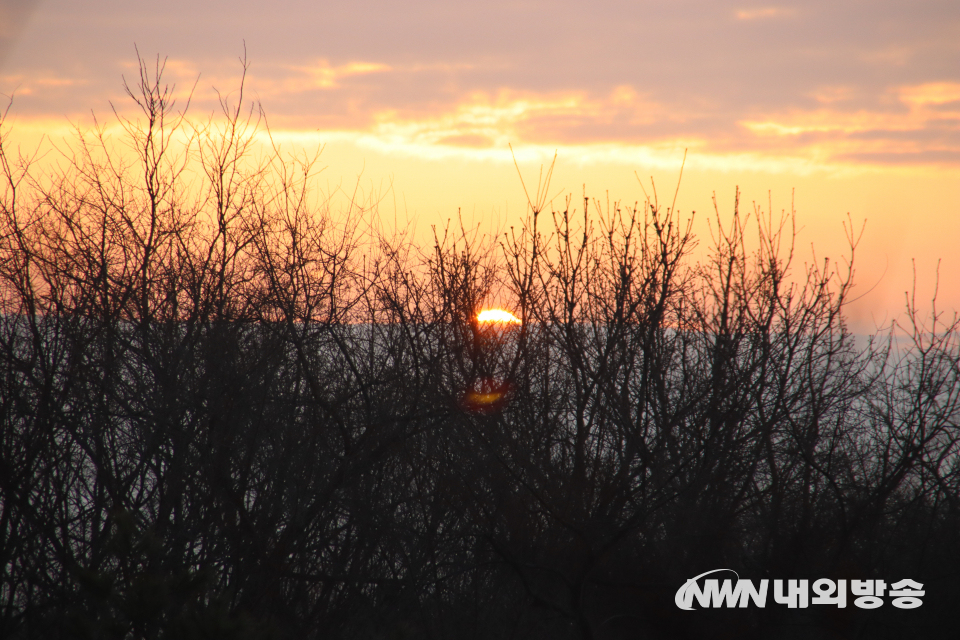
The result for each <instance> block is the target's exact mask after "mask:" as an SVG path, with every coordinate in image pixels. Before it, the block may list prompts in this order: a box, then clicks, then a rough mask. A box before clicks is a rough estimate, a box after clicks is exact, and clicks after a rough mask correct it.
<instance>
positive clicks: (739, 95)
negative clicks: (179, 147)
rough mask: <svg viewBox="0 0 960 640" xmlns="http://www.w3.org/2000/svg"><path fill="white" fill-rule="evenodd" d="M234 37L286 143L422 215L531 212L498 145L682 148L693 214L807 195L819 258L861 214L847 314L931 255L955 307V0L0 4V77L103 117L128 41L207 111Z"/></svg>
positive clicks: (613, 154) (53, 111)
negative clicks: (856, 295) (387, 191)
mask: <svg viewBox="0 0 960 640" xmlns="http://www.w3.org/2000/svg"><path fill="white" fill-rule="evenodd" d="M244 43H246V50H247V56H248V59H249V61H250V72H249V76H248V84H247V87H248V89H249V90H250V91H251V92H252V93H253V95H255V96H256V97H257V98H258V99H259V100H260V101H261V102H262V104H263V106H264V108H265V110H266V112H267V114H268V116H269V119H270V123H271V126H272V128H273V129H274V131H275V132H277V133H278V135H279V137H280V138H281V139H284V140H287V141H289V142H290V143H303V142H325V143H327V144H328V147H327V150H326V151H325V152H324V160H325V163H326V164H327V165H329V169H328V171H329V173H330V176H331V177H333V178H336V177H337V176H345V177H346V178H347V179H356V176H357V174H358V173H360V172H361V171H362V172H363V175H364V179H365V180H369V181H370V182H371V184H392V185H393V189H392V192H391V197H392V198H394V199H398V201H399V202H401V203H402V204H400V205H399V207H400V208H401V209H403V210H404V211H405V212H406V213H407V214H411V213H412V214H413V215H415V216H416V217H417V220H418V224H420V225H427V226H429V225H430V224H433V223H435V222H438V221H440V220H442V219H445V218H446V217H449V216H450V215H454V214H455V212H456V208H457V207H463V208H464V209H465V210H467V211H469V212H471V213H472V214H474V215H476V216H480V217H488V218H489V217H496V218H497V219H498V221H499V223H500V224H506V223H510V222H512V220H513V217H516V216H517V215H519V214H520V213H522V210H523V206H522V205H523V196H522V191H521V190H520V186H519V181H518V180H517V177H516V173H515V170H514V169H513V164H512V159H511V156H510V151H509V149H508V148H507V143H508V142H509V143H512V144H513V147H514V149H515V150H516V151H517V157H518V159H519V160H520V162H521V168H522V169H523V170H525V171H528V172H529V173H530V174H531V175H535V173H536V171H537V168H538V167H539V164H540V163H541V162H543V161H545V160H547V159H549V158H550V157H552V156H553V153H554V152H555V151H556V152H558V153H559V160H558V173H557V176H558V177H557V180H556V181H555V186H557V187H558V188H565V189H567V190H569V191H570V192H573V193H576V194H577V195H579V194H580V193H581V189H582V187H581V185H582V184H584V183H586V185H587V191H588V192H590V193H593V194H595V195H599V194H603V193H604V192H605V191H606V190H610V192H611V196H615V197H617V198H622V199H625V200H627V201H632V200H634V199H637V198H638V197H639V198H642V193H641V192H640V190H639V185H638V184H637V183H636V178H635V177H634V171H637V172H639V174H640V175H641V176H650V175H653V176H655V178H656V179H657V180H659V181H660V184H662V183H663V182H670V181H675V180H676V173H677V171H678V170H679V165H680V161H681V159H682V157H683V150H684V149H688V150H689V157H688V160H687V169H686V171H685V175H684V186H683V188H682V193H683V197H684V198H685V199H681V201H680V202H679V204H680V205H682V206H683V207H684V208H687V209H697V210H700V211H702V210H703V209H705V208H707V207H709V206H712V205H710V202H709V201H710V195H711V193H712V192H713V191H716V192H717V194H718V200H719V202H720V204H721V209H723V207H724V206H726V207H727V208H729V205H730V204H731V203H732V193H733V189H734V185H738V184H739V185H740V186H741V188H742V189H743V190H744V196H745V199H746V200H747V201H748V202H749V201H752V200H757V201H759V202H762V203H764V205H765V204H766V202H767V191H768V190H772V191H773V200H774V207H775V209H779V208H781V207H784V206H786V207H789V204H790V194H791V191H792V189H793V188H796V201H797V208H798V215H799V219H800V222H801V224H802V226H803V228H804V230H805V231H804V232H803V234H801V237H800V240H801V241H802V242H803V243H806V244H807V245H809V244H810V243H815V244H816V246H817V248H818V253H820V249H821V247H822V248H823V249H824V250H825V251H829V252H834V251H837V250H838V248H839V247H842V245H843V242H842V234H843V228H842V222H843V220H844V219H846V214H847V213H848V212H849V213H850V215H851V217H852V218H853V219H854V221H855V222H856V223H857V224H859V223H860V222H862V221H863V220H865V219H866V220H867V221H868V224H867V233H866V235H865V236H864V241H863V244H862V245H861V251H860V254H859V256H858V260H860V264H861V269H860V271H859V274H860V277H859V278H858V280H859V281H860V282H862V283H863V293H864V294H865V298H864V301H862V302H861V303H860V309H859V311H858V313H861V314H867V315H869V314H873V315H874V316H877V314H879V318H878V319H882V318H883V317H884V314H887V315H889V311H890V309H894V310H895V308H896V307H899V306H902V305H901V303H902V299H903V290H904V287H905V286H908V285H909V284H910V279H911V277H910V273H909V271H910V264H911V262H910V260H911V258H917V259H918V262H917V265H918V279H920V280H923V281H932V279H933V275H934V270H935V268H936V259H937V258H942V259H943V263H942V265H941V293H942V294H943V295H944V297H945V298H950V299H951V303H952V306H954V307H958V306H960V304H957V303H958V301H960V276H956V274H957V273H960V259H957V258H956V256H954V255H953V251H954V246H955V244H956V242H957V240H960V4H958V3H957V2H956V0H949V1H912V2H909V3H908V2H902V1H901V2H891V1H889V0H872V1H871V2H850V1H847V2H837V1H835V0H834V1H831V2H818V1H811V0H807V1H806V2H803V3H799V2H797V3H789V2H780V3H775V4H764V3H750V2H739V3H731V2H722V1H711V2H707V1H704V0H697V1H684V0H680V1H673V2H669V3H667V2H657V3H654V2H612V1H601V2H596V1H595V2H590V3H587V2H569V1H566V2H539V1H525V0H522V1H513V2H482V3H480V2H473V3H454V2H450V1H449V0H448V1H445V2H439V1H433V0H408V1H405V2H356V1H355V2H336V3H334V2H287V3H284V4H279V5H270V6H269V7H268V5H265V4H263V3H260V2H258V3H256V4H255V3H253V2H249V1H248V0H239V1H233V2H230V3H225V2H206V3H194V2H190V3H187V2H180V1H168V2H162V3H161V2H155V3H134V2H130V1H129V0H127V1H125V2H120V1H114V2H104V1H96V0H91V1H88V2H83V3H78V2H65V1H63V0H44V1H41V2H27V1H10V0H4V1H2V2H0V92H2V93H5V94H7V95H10V94H14V95H15V100H14V107H13V110H12V112H13V114H14V116H15V121H14V123H15V127H16V128H17V129H18V130H20V131H24V132H26V131H34V132H36V131H41V130H42V131H46V132H49V133H54V132H55V131H57V130H59V129H60V128H63V129H66V127H67V125H69V123H71V122H83V121H84V118H87V117H88V116H89V114H90V112H91V110H93V111H94V112H96V113H97V114H98V117H105V116H107V115H108V114H109V108H110V107H109V102H113V104H115V105H118V106H119V107H120V108H121V109H122V108H124V107H123V105H125V104H127V101H126V100H125V98H124V96H123V88H122V84H121V82H122V81H121V76H125V77H127V78H128V79H132V78H133V75H134V74H135V72H136V66H135V62H136V58H135V56H136V54H135V50H134V45H136V46H137V47H138V48H139V51H140V53H141V54H143V55H144V56H146V57H150V58H153V57H155V56H156V55H157V54H160V55H161V56H165V57H167V58H168V61H167V75H166V78H167V79H169V81H171V82H176V84H177V88H178V90H180V91H182V92H186V91H188V90H189V89H190V88H191V87H192V86H193V84H194V82H195V81H196V79H197V77H198V75H199V78H200V79H199V83H198V84H197V90H196V93H195V96H194V102H193V103H192V105H191V109H192V110H193V111H194V112H195V113H197V114H199V115H203V114H206V113H209V112H211V111H213V109H214V108H215V101H214V100H215V94H214V93H213V91H212V88H213V87H216V88H217V89H220V90H221V91H224V92H230V91H232V90H234V89H236V87H237V81H238V77H239V71H240V64H239V62H238V60H237V58H238V57H239V56H240V55H242V53H243V47H244ZM664 188H666V187H664ZM667 190H669V189H667ZM804 234H806V235H804ZM868 281H869V282H868ZM877 283H879V284H877ZM875 284H877V286H876V287H874V288H873V289H872V290H871V291H870V292H869V293H867V291H866V290H867V289H869V288H871V287H873V286H874V285H875Z"/></svg>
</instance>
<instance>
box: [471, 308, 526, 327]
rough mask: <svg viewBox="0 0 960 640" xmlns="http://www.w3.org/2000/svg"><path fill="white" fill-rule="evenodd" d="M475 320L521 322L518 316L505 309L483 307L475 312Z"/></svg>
mask: <svg viewBox="0 0 960 640" xmlns="http://www.w3.org/2000/svg"><path fill="white" fill-rule="evenodd" d="M477 322H505V323H509V324H521V322H520V318H518V317H517V316H515V315H513V314H512V313H510V312H509V311H506V310H505V309H484V310H483V311H481V312H480V313H478V314H477Z"/></svg>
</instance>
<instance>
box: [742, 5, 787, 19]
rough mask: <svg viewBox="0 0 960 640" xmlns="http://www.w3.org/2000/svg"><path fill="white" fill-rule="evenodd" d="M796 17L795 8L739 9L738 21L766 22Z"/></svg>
mask: <svg viewBox="0 0 960 640" xmlns="http://www.w3.org/2000/svg"><path fill="white" fill-rule="evenodd" d="M793 15H796V10H795V9H794V8H793V7H756V8H753V9H738V10H737V13H736V16H737V20H765V19H769V18H786V17H789V16H793Z"/></svg>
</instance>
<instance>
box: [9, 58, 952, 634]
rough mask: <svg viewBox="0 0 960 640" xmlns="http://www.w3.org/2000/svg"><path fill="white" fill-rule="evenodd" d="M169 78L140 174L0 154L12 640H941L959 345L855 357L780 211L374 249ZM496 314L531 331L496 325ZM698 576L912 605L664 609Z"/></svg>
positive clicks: (135, 127)
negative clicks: (188, 102) (838, 588)
mask: <svg viewBox="0 0 960 640" xmlns="http://www.w3.org/2000/svg"><path fill="white" fill-rule="evenodd" d="M161 70H162V69H161V67H160V66H159V65H158V67H157V69H155V70H150V69H148V68H147V67H146V66H145V65H144V64H142V63H141V75H140V78H139V83H138V85H137V86H135V87H132V91H130V96H131V98H133V99H134V100H135V101H136V102H137V104H138V105H139V107H140V109H141V110H142V114H141V115H140V117H139V119H133V120H129V119H123V118H120V120H119V122H121V123H122V125H123V127H124V130H125V135H124V136H123V142H124V143H125V144H126V145H128V147H127V148H126V149H118V148H117V147H115V146H113V145H114V141H113V140H112V139H111V138H109V136H106V134H104V133H103V131H101V130H94V131H92V132H86V133H84V134H83V135H82V136H81V137H79V138H78V141H77V143H76V144H74V145H73V146H72V147H71V148H70V149H69V150H67V151H66V152H65V153H64V154H63V156H62V158H61V160H60V162H59V164H58V165H55V166H58V167H60V168H58V169H56V170H49V169H48V170H45V171H39V170H37V168H36V166H35V164H34V165H32V164H31V160H30V158H24V157H21V156H19V155H18V154H17V153H14V152H13V151H11V149H10V148H9V141H8V139H4V138H0V162H2V168H3V176H4V178H5V184H4V187H3V191H2V201H0V304H2V315H0V423H2V426H0V566H2V578H0V636H3V637H14V638H221V637H223V638H261V637H276V638H344V639H346V638H437V639H439V638H455V639H458V640H461V639H468V638H476V639H481V638H544V639H547V638H549V639H561V638H571V639H572V638H684V637H690V638H722V637H729V638H734V637H736V638H761V637H763V638H767V637H785V638H786V637H790V638H794V637H824V638H826V637H830V638H834V637H848V638H853V637H871V638H881V637H889V638H899V637H918V636H917V634H918V633H919V634H926V636H927V637H937V636H936V634H937V633H939V632H940V631H941V630H943V629H948V628H949V624H950V620H951V619H952V618H951V616H952V615H953V613H954V610H953V607H952V605H953V603H954V602H955V601H956V598H957V597H958V596H960V589H958V582H957V575H958V571H960V510H958V489H960V467H958V435H960V427H958V419H960V380H958V378H960V364H958V363H960V339H958V335H960V334H958V325H957V322H956V321H955V320H946V321H945V320H944V318H945V316H943V315H934V316H932V320H928V322H929V324H927V325H924V324H923V323H922V322H921V321H920V318H921V313H920V312H919V311H918V310H917V309H916V308H915V307H913V306H911V307H909V308H908V313H907V318H908V320H909V322H908V323H907V334H908V336H909V338H910V345H909V348H906V349H903V348H899V347H896V346H894V345H893V343H892V342H891V341H890V340H889V339H884V336H882V335H880V336H875V337H874V339H872V340H870V341H868V342H863V341H859V342H858V340H857V339H855V336H853V335H852V334H851V333H850V332H849V330H848V328H847V326H846V324H845V321H844V306H845V304H846V303H847V301H848V299H849V297H850V295H851V287H852V273H853V271H852V266H851V265H850V264H846V265H845V264H844V263H840V264H839V265H838V264H837V263H834V262H828V261H825V262H822V263H817V264H812V265H809V266H806V267H803V268H797V267H793V265H792V263H793V245H792V241H793V228H792V226H791V222H792V217H791V214H787V215H785V216H781V217H777V216H772V215H771V213H770V212H759V211H757V212H755V213H754V214H753V215H750V216H747V215H743V214H741V213H740V212H739V203H737V204H735V206H734V210H733V213H732V216H730V217H727V218H724V217H723V216H720V215H719V214H718V217H717V220H718V221H721V220H723V221H724V223H723V224H722V225H719V226H717V227H715V229H716V234H715V236H714V238H713V240H714V242H713V245H712V250H711V251H709V252H707V254H706V255H708V258H707V259H704V260H700V261H696V260H694V259H693V257H692V255H691V249H692V245H693V242H694V238H693V237H692V234H691V231H690V227H689V226H688V225H687V224H686V223H684V222H683V218H682V217H681V216H680V215H679V214H678V212H676V211H675V210H674V209H673V208H672V207H662V206H660V205H659V204H658V203H657V202H656V201H654V202H646V203H645V204H644V205H643V206H638V207H635V208H629V207H622V206H619V205H616V204H615V205H612V206H604V207H601V206H600V205H598V204H596V203H592V202H590V201H588V200H584V201H583V203H582V207H581V208H579V209H577V208H576V207H574V206H572V205H573V203H571V202H570V201H569V200H568V201H567V202H566V207H564V208H562V209H561V210H549V211H548V209H547V203H546V201H545V200H544V199H543V198H542V197H541V194H537V195H535V196H534V197H531V199H530V200H531V202H530V205H531V207H530V211H529V217H528V223H527V224H526V225H525V226H524V228H523V229H519V230H516V231H515V232H511V233H509V234H508V235H507V236H504V237H503V238H500V239H496V241H489V242H484V241H482V240H478V239H476V238H471V237H470V236H469V234H458V235H447V236H441V237H440V238H438V241H437V243H436V246H434V247H433V248H432V249H431V250H421V248H418V247H416V246H411V245H410V244H409V243H407V242H405V241H400V240H396V239H390V238H384V237H378V236H376V235H374V234H372V233H367V232H362V231H358V229H362V228H363V227H362V225H359V224H358V223H357V220H359V219H360V218H361V217H362V216H364V215H367V214H369V213H371V212H369V211H367V212H364V211H361V210H358V209H350V210H345V211H341V210H335V209H332V208H330V207H329V206H328V205H325V204H324V200H323V199H322V198H316V197H313V195H312V194H315V192H313V191H311V189H313V186H314V185H313V181H314V177H315V171H314V168H315V158H309V157H299V158H297V157H292V158H291V157H286V156H284V155H283V154H282V153H281V151H280V150H279V149H277V148H273V149H272V152H271V153H268V154H266V155H262V154H260V152H259V151H258V149H261V148H262V147H258V146H256V145H255V134H256V133H257V131H263V126H262V123H261V120H260V114H259V111H258V110H255V109H254V110H247V109H246V108H245V106H244V104H243V102H242V100H241V99H239V98H237V99H236V100H235V103H231V102H230V101H229V100H227V99H226V98H225V99H224V100H223V113H222V114H220V116H218V118H216V119H211V120H209V121H207V122H198V121H195V120H189V119H187V118H186V117H185V116H184V115H183V114H182V113H179V112H178V111H177V110H176V108H175V105H174V102H173V100H172V95H173V94H172V91H171V90H170V89H169V88H168V87H167V86H166V85H164V84H163V82H162V80H161V77H160V71H161ZM258 127H259V129H258ZM7 133H8V132H6V133H4V135H7ZM131 152H132V153H133V154H134V155H133V156H131V155H130V154H131ZM131 157H135V158H136V161H135V162H132V161H128V159H129V158H131ZM47 166H54V165H49V164H48V165H47ZM576 204H577V205H579V204H580V203H576ZM373 213H375V212H373ZM854 240H855V239H854V238H853V237H851V255H850V256H849V258H850V260H852V249H853V247H854V246H855V244H856V243H855V241H854ZM838 266H839V269H838ZM797 271H799V274H797V273H796V272H797ZM494 299H496V300H498V301H500V302H501V303H503V304H505V305H506V306H508V307H509V308H511V309H512V310H513V311H514V313H516V314H517V315H518V316H519V317H520V318H521V319H522V324H521V325H517V326H513V327H510V326H507V325H488V324H484V323H479V322H478V321H477V320H476V314H477V311H478V310H479V309H480V308H481V307H483V305H484V304H485V303H488V302H489V301H491V300H494ZM471 392H473V393H476V394H480V396H482V398H484V401H483V402H481V403H479V404H477V403H471V402H470V401H465V398H468V397H469V394H470V393H471ZM491 394H493V396H491ZM496 394H502V395H500V396H496ZM491 397H495V399H496V400H497V401H496V402H493V401H490V402H488V401H487V400H489V399H490V398H491ZM715 568H732V569H735V570H737V571H738V572H739V574H740V575H741V576H742V577H752V578H812V579H816V578H823V577H830V578H847V579H867V578H879V579H885V580H888V582H889V581H895V580H899V579H901V578H905V577H908V578H912V579H914V580H917V581H920V582H923V583H924V584H925V587H926V594H927V595H926V596H925V599H924V604H923V606H922V607H921V608H920V609H917V610H913V611H900V610H896V609H892V608H891V607H890V606H889V604H888V605H887V606H885V607H883V608H881V609H878V610H874V611H866V610H860V609H857V608H854V607H852V606H849V605H848V607H847V608H846V609H837V608H835V607H819V608H811V609H806V610H790V609H787V608H785V607H779V606H768V607H767V608H765V609H756V608H752V609H744V610H716V611H701V612H695V613H694V612H685V611H680V610H678V609H677V608H676V606H675V605H674V604H673V596H674V593H675V592H676V590H677V589H678V588H679V586H680V585H681V584H682V583H683V582H684V581H685V580H686V579H687V578H690V577H692V576H694V575H697V574H699V573H702V572H703V571H708V570H710V569H715Z"/></svg>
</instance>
